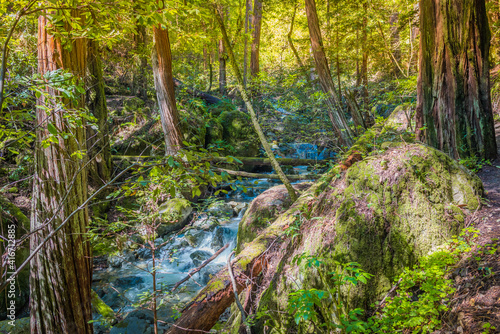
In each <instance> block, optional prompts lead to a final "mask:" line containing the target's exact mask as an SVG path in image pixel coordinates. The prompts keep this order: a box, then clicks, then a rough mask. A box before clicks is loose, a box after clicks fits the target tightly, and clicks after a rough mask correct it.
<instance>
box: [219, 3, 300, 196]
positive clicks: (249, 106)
mask: <svg viewBox="0 0 500 334" xmlns="http://www.w3.org/2000/svg"><path fill="white" fill-rule="evenodd" d="M219 9H220V7H219V8H214V16H215V19H216V21H217V23H218V25H219V28H220V30H221V33H222V40H223V42H224V45H225V47H226V49H227V53H228V56H229V61H230V62H231V65H232V67H233V71H234V74H235V76H236V81H237V86H238V90H239V91H240V94H241V98H242V99H243V101H244V102H245V105H246V107H247V110H248V112H249V113H250V118H251V119H252V124H253V127H254V129H255V132H257V136H258V137H259V140H260V142H261V144H262V146H263V147H264V151H265V152H266V154H267V156H268V158H269V160H270V161H271V166H272V167H273V169H274V171H275V172H276V174H278V177H279V179H280V181H281V182H282V183H283V185H284V186H285V187H286V189H287V191H288V195H289V196H290V199H291V200H292V202H295V200H297V198H298V196H297V193H296V192H295V189H293V187H292V185H291V183H290V181H289V180H288V178H287V177H286V175H285V173H283V170H282V169H281V167H280V165H279V163H278V161H277V160H276V157H275V156H274V153H273V151H272V150H271V146H269V143H268V142H267V140H266V136H265V135H264V132H263V131H262V128H261V127H260V124H259V121H258V120H257V115H256V114H255V111H254V109H253V106H252V103H251V102H250V98H249V97H248V94H247V92H246V90H245V87H244V86H243V77H242V76H241V72H240V69H239V67H238V63H236V57H235V56H234V53H233V50H232V48H231V44H230V42H229V37H228V36H227V32H226V27H225V25H224V21H223V17H222V12H221V11H220V10H219Z"/></svg>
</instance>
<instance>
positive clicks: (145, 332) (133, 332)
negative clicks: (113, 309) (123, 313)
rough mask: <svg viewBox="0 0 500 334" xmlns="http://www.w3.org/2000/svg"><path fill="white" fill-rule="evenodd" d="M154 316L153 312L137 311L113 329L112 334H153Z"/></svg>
mask: <svg viewBox="0 0 500 334" xmlns="http://www.w3.org/2000/svg"><path fill="white" fill-rule="evenodd" d="M153 321H154V315H153V311H151V310H136V311H133V312H130V313H129V314H128V315H127V317H126V318H125V319H124V320H122V321H121V322H119V323H118V324H116V325H115V326H113V328H111V331H110V334H138V333H142V334H152V333H153Z"/></svg>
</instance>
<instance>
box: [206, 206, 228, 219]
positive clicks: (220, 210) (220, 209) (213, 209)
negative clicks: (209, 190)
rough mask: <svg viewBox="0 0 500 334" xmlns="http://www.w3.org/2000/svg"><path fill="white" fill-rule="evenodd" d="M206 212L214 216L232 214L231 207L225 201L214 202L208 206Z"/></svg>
mask: <svg viewBox="0 0 500 334" xmlns="http://www.w3.org/2000/svg"><path fill="white" fill-rule="evenodd" d="M207 212H209V213H210V214H211V215H213V216H216V217H221V218H222V217H227V216H232V215H233V207H232V206H231V205H230V204H229V203H226V202H215V203H212V204H210V205H209V206H208V209H207Z"/></svg>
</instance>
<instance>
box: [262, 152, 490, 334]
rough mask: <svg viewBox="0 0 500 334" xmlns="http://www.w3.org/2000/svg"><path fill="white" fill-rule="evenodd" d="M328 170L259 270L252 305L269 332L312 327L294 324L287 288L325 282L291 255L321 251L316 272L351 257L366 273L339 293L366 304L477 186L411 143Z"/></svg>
mask: <svg viewBox="0 0 500 334" xmlns="http://www.w3.org/2000/svg"><path fill="white" fill-rule="evenodd" d="M381 166H383V168H381ZM329 177H330V180H331V181H329V182H328V184H326V186H321V187H315V190H314V192H315V194H316V198H315V199H314V200H313V201H312V202H311V203H310V205H309V206H305V207H304V209H303V210H302V211H304V212H303V213H302V214H303V217H306V218H308V219H305V220H304V221H303V222H302V225H301V238H300V241H294V243H286V244H285V243H284V244H283V246H282V247H283V248H282V253H284V254H285V255H284V256H283V257H281V258H280V259H279V260H276V262H275V263H271V264H270V266H271V267H274V268H276V270H275V271H273V275H272V276H270V277H268V278H267V280H268V281H269V285H268V287H267V289H266V290H265V291H263V293H262V295H261V298H260V302H259V304H258V308H257V309H258V310H260V311H262V310H270V311H268V312H267V314H269V315H270V318H269V319H268V320H270V321H271V323H272V324H273V325H272V327H274V329H273V330H274V331H275V332H276V333H281V332H287V331H288V332H290V331H293V332H299V333H312V332H311V330H312V329H311V328H309V327H308V326H303V327H302V326H299V327H297V325H296V324H295V322H294V321H293V318H292V317H291V315H289V314H288V312H287V306H288V294H289V293H290V292H291V291H292V290H295V289H302V288H303V289H311V288H316V289H321V290H326V289H328V288H329V287H330V286H331V284H332V282H330V281H323V280H322V279H320V275H318V271H317V270H318V268H315V267H308V266H307V265H306V264H305V263H303V264H301V265H298V266H297V265H292V262H293V261H292V260H293V259H294V258H295V257H296V256H301V255H302V254H309V255H312V256H315V257H318V258H321V259H322V261H323V263H324V264H323V265H322V266H321V268H320V269H319V270H321V271H322V272H323V273H325V274H324V275H323V277H328V274H327V273H329V272H332V271H335V270H336V269H337V266H336V264H335V263H336V262H335V261H339V262H340V263H348V262H357V263H359V264H360V265H361V267H362V268H363V269H364V270H365V271H367V272H368V273H370V274H372V275H373V277H372V279H371V280H370V281H369V283H368V284H367V285H360V286H358V287H356V288H354V289H352V290H351V291H350V293H349V295H348V296H345V298H346V301H347V304H348V307H349V308H351V309H352V308H355V307H361V308H363V309H369V308H370V304H371V303H373V302H375V301H377V300H379V299H380V298H382V297H383V296H384V295H385V293H386V292H387V291H388V290H389V289H390V287H391V285H392V283H393V281H394V279H395V278H396V277H397V275H398V274H400V273H401V272H402V270H403V268H405V267H412V266H413V265H414V264H415V263H416V262H417V261H418V259H419V258H420V257H422V256H424V255H426V254H428V253H429V252H432V251H433V250H434V249H436V248H437V247H439V246H440V245H442V244H443V243H444V242H445V241H446V240H448V239H449V238H451V236H453V235H456V234H458V233H459V231H460V230H461V229H462V228H463V222H464V219H465V216H466V215H467V214H468V213H469V212H470V211H473V210H475V209H476V208H477V207H478V206H479V205H480V201H479V199H480V196H481V195H482V194H483V188H482V184H481V181H480V180H479V178H478V177H477V176H475V175H473V174H471V173H470V172H468V171H467V170H465V169H464V168H462V167H461V166H460V165H459V164H457V163H456V162H455V161H453V160H452V159H450V158H449V157H448V156H447V155H445V154H443V153H441V152H439V151H437V150H435V149H432V148H429V147H426V146H423V145H417V144H411V145H405V144H403V145H400V146H399V147H396V148H388V149H387V150H386V151H385V153H383V154H380V155H377V156H372V157H369V158H368V159H365V160H363V161H360V162H357V163H356V164H354V165H353V166H352V167H350V168H349V169H348V170H347V171H346V172H345V173H344V174H342V175H341V174H337V173H336V170H335V169H334V170H332V172H330V175H329ZM321 182H323V184H325V179H323V180H322V181H321ZM279 219H280V220H281V218H279ZM271 261H272V260H271ZM265 280H266V278H264V281H265Z"/></svg>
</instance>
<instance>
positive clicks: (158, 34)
mask: <svg viewBox="0 0 500 334" xmlns="http://www.w3.org/2000/svg"><path fill="white" fill-rule="evenodd" d="M153 35H154V43H155V45H154V47H153V72H154V79H155V88H156V97H157V98H158V107H159V109H160V117H161V125H162V128H163V134H164V138H165V155H174V154H176V153H177V152H178V151H179V150H180V149H181V147H182V134H181V130H180V123H179V112H178V111H177V105H176V102H175V89H174V77H173V75H172V53H171V51H170V40H169V37H168V30H167V29H166V28H165V29H163V28H162V27H161V26H155V27H154V28H153Z"/></svg>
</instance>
